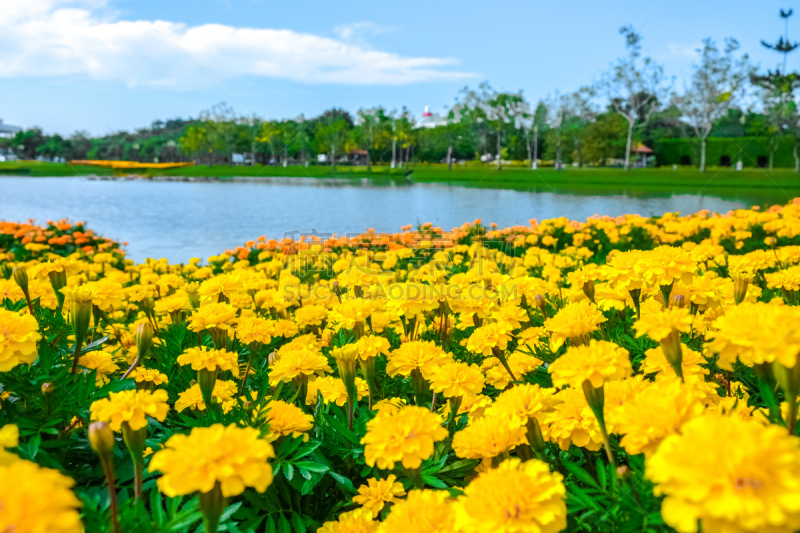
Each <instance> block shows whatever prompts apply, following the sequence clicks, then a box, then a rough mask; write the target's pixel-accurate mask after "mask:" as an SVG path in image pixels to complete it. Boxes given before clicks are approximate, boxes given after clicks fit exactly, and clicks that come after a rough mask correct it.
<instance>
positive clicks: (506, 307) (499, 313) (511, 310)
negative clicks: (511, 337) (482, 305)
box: [492, 303, 530, 330]
mask: <svg viewBox="0 0 800 533" xmlns="http://www.w3.org/2000/svg"><path fill="white" fill-rule="evenodd" d="M492 319H493V320H495V321H496V322H501V323H503V322H504V323H506V324H508V325H510V326H511V329H512V330H514V329H519V328H521V327H522V324H523V323H524V322H528V321H530V318H529V317H528V313H527V312H526V311H525V310H524V309H523V308H521V307H519V306H517V305H515V304H513V303H508V304H503V305H501V306H500V307H499V308H498V309H497V310H495V311H494V312H493V313H492Z"/></svg>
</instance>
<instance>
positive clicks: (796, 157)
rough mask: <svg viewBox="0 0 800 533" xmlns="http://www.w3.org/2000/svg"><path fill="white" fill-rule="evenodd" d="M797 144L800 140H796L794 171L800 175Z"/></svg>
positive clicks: (793, 152)
mask: <svg viewBox="0 0 800 533" xmlns="http://www.w3.org/2000/svg"><path fill="white" fill-rule="evenodd" d="M797 143H798V139H795V140H794V150H792V155H793V156H794V171H795V172H796V173H798V174H800V157H798V156H797Z"/></svg>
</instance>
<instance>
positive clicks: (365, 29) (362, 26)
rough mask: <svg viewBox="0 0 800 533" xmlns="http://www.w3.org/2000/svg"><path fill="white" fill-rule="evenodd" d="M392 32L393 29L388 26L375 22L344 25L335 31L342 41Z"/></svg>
mask: <svg viewBox="0 0 800 533" xmlns="http://www.w3.org/2000/svg"><path fill="white" fill-rule="evenodd" d="M390 30H392V28H390V27H388V26H381V25H379V24H375V23H374V22H369V21H361V22H354V23H352V24H343V25H341V26H336V27H335V28H334V29H333V31H334V32H335V33H336V35H338V36H339V38H340V39H343V40H345V41H347V40H350V39H353V38H354V37H359V36H361V35H377V34H379V33H385V32H387V31H390Z"/></svg>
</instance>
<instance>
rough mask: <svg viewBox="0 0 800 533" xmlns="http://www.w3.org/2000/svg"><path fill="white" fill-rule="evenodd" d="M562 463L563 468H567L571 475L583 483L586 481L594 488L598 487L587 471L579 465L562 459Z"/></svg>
mask: <svg viewBox="0 0 800 533" xmlns="http://www.w3.org/2000/svg"><path fill="white" fill-rule="evenodd" d="M562 464H563V465H564V468H566V469H567V470H569V471H570V473H571V474H572V475H573V476H575V477H576V478H578V479H579V480H581V481H583V482H584V483H586V484H587V485H589V486H590V487H594V488H596V489H599V488H600V486H599V485H598V484H597V482H596V481H595V480H594V478H593V477H592V476H591V475H590V474H589V472H587V471H586V470H584V469H583V468H582V467H580V466H579V465H577V464H575V463H571V462H569V461H564V462H563V463H562Z"/></svg>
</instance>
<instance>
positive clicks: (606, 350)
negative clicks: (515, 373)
mask: <svg viewBox="0 0 800 533" xmlns="http://www.w3.org/2000/svg"><path fill="white" fill-rule="evenodd" d="M547 370H548V372H550V375H551V376H552V377H553V385H555V386H556V387H563V386H564V385H569V386H570V387H573V388H575V389H578V390H582V389H581V387H582V386H583V382H584V381H589V382H590V383H591V384H592V387H594V388H596V389H599V388H600V387H602V386H603V383H605V382H606V381H611V380H615V379H623V378H626V377H628V376H630V375H631V374H632V373H633V369H632V368H631V361H630V359H629V358H628V350H626V349H625V348H623V347H621V346H618V345H616V344H614V343H613V342H607V341H596V340H594V339H592V340H591V341H590V342H589V344H588V345H586V346H571V347H570V348H567V352H566V353H565V354H564V355H562V356H561V357H559V358H558V359H556V360H555V361H554V362H553V363H551V364H550V366H549V367H548V369H547Z"/></svg>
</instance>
